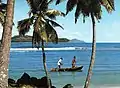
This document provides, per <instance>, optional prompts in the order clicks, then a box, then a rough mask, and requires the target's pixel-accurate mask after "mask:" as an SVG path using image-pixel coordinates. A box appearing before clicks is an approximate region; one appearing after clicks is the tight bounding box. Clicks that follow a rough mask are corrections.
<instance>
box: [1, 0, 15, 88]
mask: <svg viewBox="0 0 120 88" xmlns="http://www.w3.org/2000/svg"><path fill="white" fill-rule="evenodd" d="M13 14H14V0H7V12H6V18H5V24H4V26H3V35H2V42H1V46H0V88H7V87H8V64H9V51H10V45H11V35H12V26H13Z"/></svg>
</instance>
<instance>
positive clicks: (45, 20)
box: [18, 0, 65, 88]
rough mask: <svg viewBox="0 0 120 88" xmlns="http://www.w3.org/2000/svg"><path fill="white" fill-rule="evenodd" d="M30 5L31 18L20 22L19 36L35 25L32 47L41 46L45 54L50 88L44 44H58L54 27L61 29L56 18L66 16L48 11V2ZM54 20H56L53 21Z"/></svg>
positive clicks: (36, 0)
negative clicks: (50, 42) (49, 42)
mask: <svg viewBox="0 0 120 88" xmlns="http://www.w3.org/2000/svg"><path fill="white" fill-rule="evenodd" d="M27 2H28V4H29V5H30V8H31V10H30V12H29V16H30V17H29V18H27V19H24V20H21V21H18V31H19V35H22V36H24V35H25V33H27V32H28V31H29V29H30V26H31V25H33V37H32V45H33V47H37V48H39V47H40V45H41V48H42V54H43V65H44V69H45V74H46V76H47V81H48V86H49V88H50V86H51V85H50V81H49V76H48V71H47V66H46V55H45V50H44V47H45V46H44V42H48V41H52V42H53V43H58V35H57V32H56V31H55V28H54V27H57V26H59V27H61V28H62V29H63V27H62V26H60V25H59V24H58V23H57V22H55V19H56V16H64V15H65V14H64V13H62V12H60V11H58V10H53V9H48V1H47V0H33V1H32V0H27ZM53 19H54V20H53Z"/></svg>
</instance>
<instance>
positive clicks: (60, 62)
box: [57, 58, 63, 69]
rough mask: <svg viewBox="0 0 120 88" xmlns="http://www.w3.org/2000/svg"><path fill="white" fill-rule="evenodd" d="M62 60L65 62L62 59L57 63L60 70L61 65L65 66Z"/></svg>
mask: <svg viewBox="0 0 120 88" xmlns="http://www.w3.org/2000/svg"><path fill="white" fill-rule="evenodd" d="M62 60H63V58H60V59H59V60H58V62H57V65H58V68H59V69H60V68H61V65H63V64H62Z"/></svg>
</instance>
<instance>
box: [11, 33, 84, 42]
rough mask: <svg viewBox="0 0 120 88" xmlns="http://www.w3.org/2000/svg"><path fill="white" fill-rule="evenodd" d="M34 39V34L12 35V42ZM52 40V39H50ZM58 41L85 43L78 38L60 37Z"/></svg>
mask: <svg viewBox="0 0 120 88" xmlns="http://www.w3.org/2000/svg"><path fill="white" fill-rule="evenodd" d="M31 41H32V36H29V35H26V36H19V35H16V36H14V37H12V42H31ZM49 42H51V41H49ZM58 42H72V43H85V42H84V41H81V40H78V39H72V40H69V39H67V38H59V39H58Z"/></svg>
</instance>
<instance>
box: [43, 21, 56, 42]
mask: <svg viewBox="0 0 120 88" xmlns="http://www.w3.org/2000/svg"><path fill="white" fill-rule="evenodd" d="M45 27H46V28H45V29H46V32H47V36H48V40H50V41H52V42H53V43H58V35H57V32H56V31H55V29H54V28H53V27H52V26H51V25H50V24H49V23H48V22H47V23H46V26H45Z"/></svg>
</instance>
